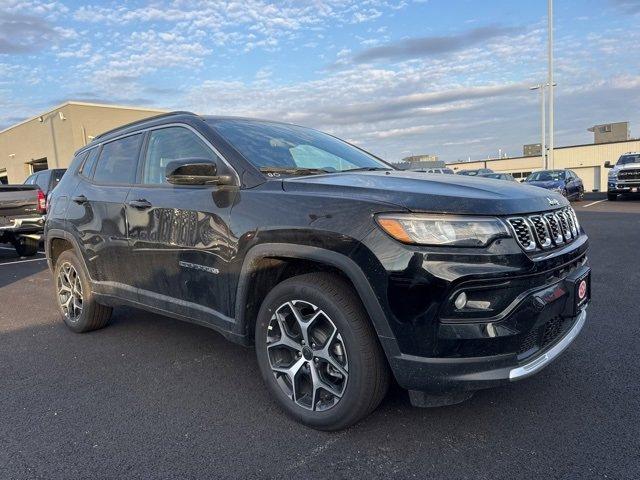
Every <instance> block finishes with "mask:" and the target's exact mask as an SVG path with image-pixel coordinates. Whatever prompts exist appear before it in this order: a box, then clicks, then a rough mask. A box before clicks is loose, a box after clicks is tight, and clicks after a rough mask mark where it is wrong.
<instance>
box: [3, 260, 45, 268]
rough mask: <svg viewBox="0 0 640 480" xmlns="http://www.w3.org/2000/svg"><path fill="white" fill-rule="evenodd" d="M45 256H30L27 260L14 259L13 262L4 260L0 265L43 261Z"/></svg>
mask: <svg viewBox="0 0 640 480" xmlns="http://www.w3.org/2000/svg"><path fill="white" fill-rule="evenodd" d="M46 260H47V259H46V258H30V259H29V260H16V261H15V262H5V263H0V267H4V266H5V265H15V264H16V263H27V262H45V261H46Z"/></svg>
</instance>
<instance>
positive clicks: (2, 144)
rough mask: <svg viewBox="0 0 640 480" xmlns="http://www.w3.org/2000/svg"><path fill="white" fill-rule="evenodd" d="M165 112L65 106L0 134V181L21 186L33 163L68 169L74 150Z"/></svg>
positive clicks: (79, 103) (143, 109) (105, 106)
mask: <svg viewBox="0 0 640 480" xmlns="http://www.w3.org/2000/svg"><path fill="white" fill-rule="evenodd" d="M163 112H165V110H156V109H148V108H134V107H123V106H116V105H100V104H91V103H82V102H67V103H64V104H62V105H60V106H58V107H56V108H54V109H52V110H49V111H48V112H45V113H42V114H41V115H38V116H36V117H33V118H30V119H28V120H25V121H24V122H21V123H19V124H17V125H14V126H12V127H9V128H7V129H5V130H3V131H0V177H1V176H4V175H6V176H7V178H8V181H9V183H22V182H23V181H24V180H25V179H26V178H27V177H28V176H29V175H30V174H31V173H32V164H33V162H34V161H38V160H41V159H46V161H47V166H48V168H65V167H68V166H69V163H70V162H71V159H72V158H73V154H74V152H75V151H76V150H78V149H79V148H81V147H83V146H84V145H86V144H87V143H89V142H91V140H92V139H93V137H95V136H97V135H99V134H100V133H103V132H105V131H107V130H111V129H112V128H116V127H119V126H121V125H124V124H126V123H129V122H134V121H136V120H141V119H143V118H147V117H151V116H154V115H158V114H160V113H163Z"/></svg>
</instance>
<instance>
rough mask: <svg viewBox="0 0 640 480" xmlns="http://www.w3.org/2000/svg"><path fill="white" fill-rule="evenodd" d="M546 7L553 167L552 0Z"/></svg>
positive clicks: (550, 147) (551, 157) (550, 150)
mask: <svg viewBox="0 0 640 480" xmlns="http://www.w3.org/2000/svg"><path fill="white" fill-rule="evenodd" d="M547 5H548V7H547V10H548V11H547V22H548V26H547V28H548V30H549V33H548V35H549V45H548V47H549V69H548V74H549V78H548V80H547V85H549V155H548V158H549V164H550V166H551V168H553V167H554V163H553V147H554V143H553V140H554V138H553V129H554V125H553V119H554V117H553V87H554V85H555V84H554V83H553V0H548V3H547Z"/></svg>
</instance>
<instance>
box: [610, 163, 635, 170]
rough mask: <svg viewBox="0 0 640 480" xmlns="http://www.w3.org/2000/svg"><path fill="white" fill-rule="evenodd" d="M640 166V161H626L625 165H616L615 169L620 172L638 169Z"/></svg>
mask: <svg viewBox="0 0 640 480" xmlns="http://www.w3.org/2000/svg"><path fill="white" fill-rule="evenodd" d="M638 168H640V163H625V164H624V165H620V166H618V165H616V166H615V167H613V170H614V171H616V172H619V171H621V170H636V169H638Z"/></svg>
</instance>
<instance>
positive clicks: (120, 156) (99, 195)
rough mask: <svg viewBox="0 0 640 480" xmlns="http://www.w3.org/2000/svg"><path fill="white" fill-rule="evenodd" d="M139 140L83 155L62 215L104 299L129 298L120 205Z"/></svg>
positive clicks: (122, 140)
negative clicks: (110, 295)
mask: <svg viewBox="0 0 640 480" xmlns="http://www.w3.org/2000/svg"><path fill="white" fill-rule="evenodd" d="M142 139H143V134H141V133H136V134H132V135H128V136H126V137H122V138H119V139H116V140H112V141H110V142H107V143H105V144H103V145H102V146H101V147H100V149H99V150H98V149H96V150H95V151H92V152H91V153H90V154H89V157H88V158H87V160H86V161H85V163H84V165H83V166H82V167H81V170H80V172H79V175H80V177H81V178H82V180H81V181H80V182H79V183H78V186H77V187H76V189H75V191H74V193H73V195H72V197H71V199H70V202H69V207H68V209H67V222H68V223H67V224H68V225H69V227H71V229H72V231H74V232H75V235H76V237H77V239H78V241H79V243H80V244H81V247H82V249H83V251H84V254H85V260H86V263H87V267H88V268H89V271H90V274H91V276H92V278H93V279H94V280H96V281H98V282H102V283H103V285H102V287H103V288H102V290H103V291H104V293H109V292H111V291H115V293H118V294H121V295H124V296H128V297H134V298H135V295H134V294H132V293H131V289H130V288H127V287H128V286H129V285H130V284H131V273H132V269H130V268H129V265H128V263H127V262H128V258H127V254H128V252H127V248H128V245H127V222H126V217H125V206H124V204H125V200H126V198H127V193H128V192H129V189H130V188H131V184H132V183H133V182H134V181H135V176H136V171H137V165H138V157H139V155H140V147H141V145H142Z"/></svg>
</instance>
